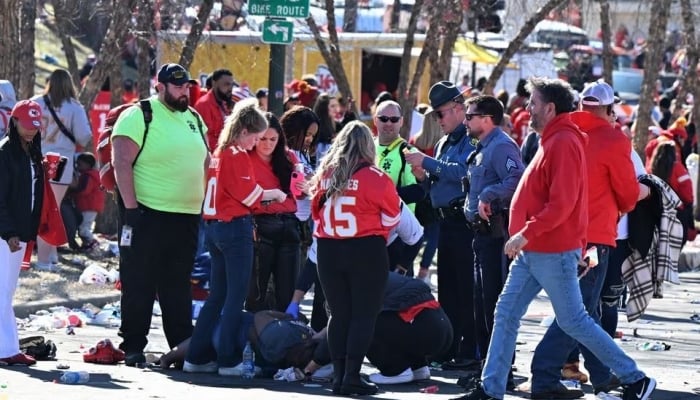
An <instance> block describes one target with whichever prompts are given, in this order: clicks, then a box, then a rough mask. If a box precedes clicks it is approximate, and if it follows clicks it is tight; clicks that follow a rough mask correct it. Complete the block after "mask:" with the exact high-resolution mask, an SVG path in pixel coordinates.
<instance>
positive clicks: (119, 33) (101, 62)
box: [78, 0, 136, 110]
mask: <svg viewBox="0 0 700 400" xmlns="http://www.w3.org/2000/svg"><path fill="white" fill-rule="evenodd" d="M135 5H136V0H126V1H124V0H113V2H112V14H111V15H112V20H111V21H110V24H109V29H108V30H107V35H106V36H105V38H104V39H103V41H102V45H101V46H100V52H99V56H98V57H97V61H96V62H95V66H94V67H93V68H92V71H90V75H88V78H87V82H86V83H85V85H84V86H83V88H82V90H81V91H80V94H79V95H78V101H80V104H82V105H83V107H85V109H86V110H90V109H92V103H93V102H94V101H95V96H97V93H98V92H99V91H100V88H101V87H102V84H103V83H104V82H105V79H107V77H108V76H109V75H110V73H111V70H112V68H113V65H115V64H116V65H121V58H120V57H121V48H122V45H123V44H124V41H125V38H126V36H127V34H128V32H129V27H130V26H131V11H132V10H133V9H134V7H135ZM112 87H114V85H112Z"/></svg>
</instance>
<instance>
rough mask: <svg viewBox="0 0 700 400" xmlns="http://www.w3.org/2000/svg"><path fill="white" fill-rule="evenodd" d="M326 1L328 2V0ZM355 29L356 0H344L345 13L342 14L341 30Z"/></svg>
mask: <svg viewBox="0 0 700 400" xmlns="http://www.w3.org/2000/svg"><path fill="white" fill-rule="evenodd" d="M326 2H328V0H327V1H326ZM326 9H327V8H326ZM355 31H357V0H345V14H343V32H355Z"/></svg>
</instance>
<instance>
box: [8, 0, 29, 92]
mask: <svg viewBox="0 0 700 400" xmlns="http://www.w3.org/2000/svg"><path fill="white" fill-rule="evenodd" d="M0 7H2V10H3V11H2V13H0V37H1V38H2V40H0V54H3V55H4V57H2V59H1V60H0V77H2V79H7V80H8V81H10V82H12V85H13V86H14V87H15V91H17V89H18V88H19V83H20V76H21V70H22V68H21V66H20V61H19V57H9V56H8V55H10V54H20V52H21V50H22V47H21V45H20V28H19V22H20V20H19V9H20V0H0ZM30 66H31V67H32V68H33V67H34V60H32V63H31V64H30ZM26 67H29V66H25V68H26Z"/></svg>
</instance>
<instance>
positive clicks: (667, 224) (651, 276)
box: [622, 175, 683, 322]
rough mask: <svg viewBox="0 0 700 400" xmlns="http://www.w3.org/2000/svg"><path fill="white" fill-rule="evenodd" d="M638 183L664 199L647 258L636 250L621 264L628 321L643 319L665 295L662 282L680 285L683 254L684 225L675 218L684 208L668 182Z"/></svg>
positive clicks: (650, 179)
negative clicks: (654, 301) (650, 306)
mask: <svg viewBox="0 0 700 400" xmlns="http://www.w3.org/2000/svg"><path fill="white" fill-rule="evenodd" d="M639 181H640V182H641V183H643V184H645V185H647V186H649V187H651V190H653V191H656V192H657V193H658V194H659V196H660V199H661V219H660V220H659V221H658V224H656V228H655V230H654V237H653V240H652V245H651V249H650V250H649V254H647V256H646V257H645V258H642V256H641V255H640V254H639V251H637V250H636V249H633V252H632V255H631V256H629V257H628V258H627V259H626V260H625V261H624V262H623V263H622V279H623V280H624V281H625V283H626V284H627V289H628V293H629V298H628V300H627V320H628V321H630V322H631V321H634V320H636V319H638V318H639V317H641V316H642V314H643V313H644V310H646V308H647V305H648V304H649V301H650V300H651V298H652V297H653V296H654V295H661V294H662V293H663V286H662V285H663V282H664V281H666V282H670V283H675V284H680V280H679V278H678V258H679V257H680V254H681V242H682V239H683V225H682V224H681V222H680V221H679V220H678V217H676V208H677V207H678V206H679V205H680V204H681V201H680V199H679V198H678V195H676V193H675V192H674V191H673V189H671V187H670V186H668V184H666V182H664V181H663V180H662V179H660V178H658V177H656V176H654V175H642V176H640V177H639Z"/></svg>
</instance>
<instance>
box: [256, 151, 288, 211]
mask: <svg viewBox="0 0 700 400" xmlns="http://www.w3.org/2000/svg"><path fill="white" fill-rule="evenodd" d="M248 156H249V157H250V162H251V164H252V166H253V171H255V179H257V182H258V185H260V186H261V187H262V188H263V189H265V190H268V189H280V190H281V189H282V186H281V184H280V180H279V178H278V177H277V175H275V173H274V172H273V171H272V164H271V163H268V162H267V161H265V160H263V159H262V158H260V156H258V153H256V152H255V150H251V151H249V152H248ZM287 157H288V158H289V159H290V161H291V162H292V164H296V162H297V161H296V156H294V153H292V152H291V151H290V152H288V153H287ZM295 212H297V202H296V201H295V200H294V197H293V196H291V195H289V193H287V199H286V200H284V201H283V202H282V203H278V202H276V201H274V202H272V203H270V204H267V205H262V204H260V205H256V206H254V207H253V214H280V213H295Z"/></svg>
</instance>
